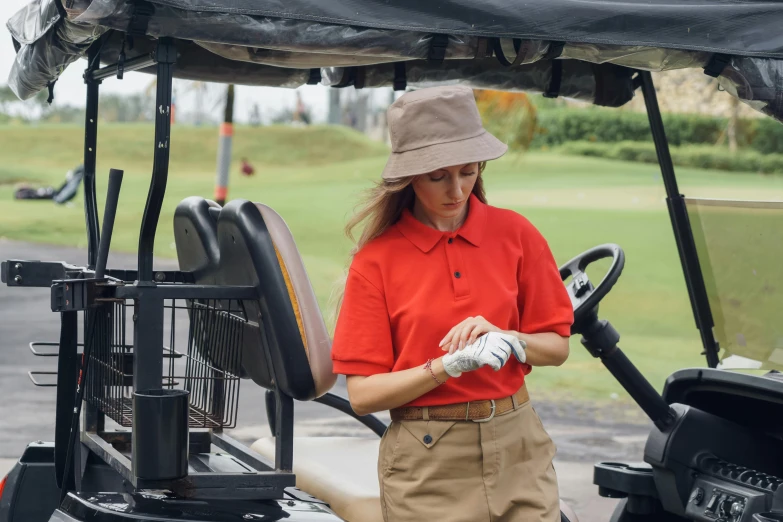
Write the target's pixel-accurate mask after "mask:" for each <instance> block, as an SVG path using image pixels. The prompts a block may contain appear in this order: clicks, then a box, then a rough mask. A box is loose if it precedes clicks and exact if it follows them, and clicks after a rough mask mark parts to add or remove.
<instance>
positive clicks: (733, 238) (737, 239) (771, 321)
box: [685, 198, 783, 370]
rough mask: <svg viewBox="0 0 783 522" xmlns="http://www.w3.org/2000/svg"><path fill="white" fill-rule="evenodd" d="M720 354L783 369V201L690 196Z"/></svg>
mask: <svg viewBox="0 0 783 522" xmlns="http://www.w3.org/2000/svg"><path fill="white" fill-rule="evenodd" d="M685 203H686V207H687V209H688V217H689V221H690V223H691V227H692V229H693V236H694V242H695V244H696V250H697V252H698V255H699V263H700V265H701V269H702V273H703V274H704V284H705V287H706V290H707V296H708V299H709V302H710V308H711V310H712V316H713V319H714V323H715V328H714V332H715V337H716V339H717V340H718V342H719V343H720V346H721V349H722V350H721V360H722V361H724V362H725V361H726V359H727V358H730V357H731V358H732V361H734V360H738V359H739V358H744V359H745V361H742V359H739V361H742V362H743V364H744V365H746V366H747V365H748V361H747V360H748V359H750V360H752V361H755V364H756V366H757V367H761V368H770V369H778V370H780V369H783V322H782V321H781V320H780V310H781V309H783V287H781V285H780V284H779V280H780V251H779V249H778V248H775V247H776V246H777V245H780V244H783V202H779V201H736V200H716V199H699V198H686V199H685Z"/></svg>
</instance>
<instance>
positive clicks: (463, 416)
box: [332, 87, 573, 522]
mask: <svg viewBox="0 0 783 522" xmlns="http://www.w3.org/2000/svg"><path fill="white" fill-rule="evenodd" d="M388 117H389V132H390V136H391V142H392V154H391V157H390V158H389V161H388V163H387V165H386V168H385V170H384V172H383V181H382V183H381V184H380V185H379V186H378V187H377V188H376V189H375V191H374V193H373V194H372V195H371V197H370V199H369V201H368V203H367V205H366V206H365V208H364V209H363V210H362V211H360V212H359V214H358V215H357V216H356V218H355V219H354V220H353V221H352V222H351V223H349V225H348V233H349V235H350V230H351V229H352V228H353V227H354V226H356V225H357V224H358V223H360V222H363V221H366V224H365V227H364V230H363V233H362V236H361V238H360V240H359V241H358V244H357V247H356V249H355V251H354V255H353V260H352V262H351V266H350V270H349V273H348V278H347V281H346V285H345V293H344V297H343V299H342V304H341V307H340V311H339V316H338V319H337V324H336V327H335V335H334V340H333V344H332V359H333V365H334V370H335V372H336V373H338V374H343V375H346V376H347V385H348V394H349V398H350V401H351V405H352V407H353V408H354V410H355V411H356V412H357V413H358V414H360V415H366V414H369V413H373V412H377V411H382V410H390V413H391V418H392V423H391V425H390V426H389V428H388V430H387V431H386V434H385V435H384V437H383V439H382V440H381V447H380V454H379V460H378V478H379V481H380V485H381V505H382V509H383V515H384V518H385V520H387V521H388V522H397V521H419V520H444V521H445V520H447V521H450V522H453V521H470V522H478V521H485V520H486V521H490V520H491V521H498V520H503V521H506V520H508V521H511V520H514V521H517V520H520V521H546V522H549V521H551V522H556V521H559V520H560V519H559V501H558V488H557V480H556V477H555V473H554V469H553V467H552V459H553V457H554V454H555V447H554V444H553V442H552V440H551V439H550V438H549V436H548V435H547V434H546V432H545V431H544V429H543V427H542V425H541V422H540V420H539V418H538V417H537V415H536V413H535V412H534V411H533V409H532V407H531V405H530V401H529V398H528V394H527V389H526V387H525V384H524V383H525V375H526V374H528V373H529V372H530V369H531V366H549V365H560V364H562V363H563V362H564V361H565V360H566V358H567V357H568V336H569V333H570V326H571V322H572V320H573V313H572V308H571V303H570V300H569V298H568V295H567V293H566V290H565V287H564V285H563V283H562V281H561V279H560V275H559V272H558V269H557V266H556V265H555V261H554V258H553V256H552V254H551V252H550V250H549V247H548V245H547V243H546V241H545V240H544V238H543V237H542V236H541V234H540V233H539V232H538V231H537V230H536V229H535V228H534V227H533V225H532V224H531V223H530V222H529V221H527V220H526V219H525V218H523V217H522V216H520V215H519V214H517V213H515V212H512V211H509V210H503V209H499V208H495V207H491V206H489V205H487V203H486V198H485V196H484V189H483V182H482V179H481V175H482V172H483V170H484V166H485V165H486V162H487V161H489V160H492V159H495V158H498V157H500V156H502V155H503V154H504V153H505V152H506V146H505V145H504V144H502V143H501V142H500V141H498V140H497V139H496V138H494V137H493V136H492V135H491V134H489V133H488V132H487V131H486V130H485V129H483V127H482V124H481V118H480V116H479V113H478V109H477V107H476V104H475V100H474V98H473V92H472V90H471V89H468V88H465V87H438V88H430V89H423V90H419V91H413V92H410V93H407V94H405V95H403V96H402V97H400V98H399V99H398V100H397V101H396V102H394V103H393V104H392V105H391V107H390V108H389V111H388Z"/></svg>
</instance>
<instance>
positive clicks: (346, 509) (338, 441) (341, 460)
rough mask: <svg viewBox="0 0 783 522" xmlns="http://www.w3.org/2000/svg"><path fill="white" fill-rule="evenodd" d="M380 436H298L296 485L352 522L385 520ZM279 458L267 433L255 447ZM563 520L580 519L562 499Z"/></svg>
mask: <svg viewBox="0 0 783 522" xmlns="http://www.w3.org/2000/svg"><path fill="white" fill-rule="evenodd" d="M380 443H381V440H380V439H379V438H369V439H368V438H359V437H294V469H293V471H294V474H295V475H296V487H298V488H299V489H301V490H302V491H304V492H305V493H308V494H309V495H312V496H313V497H315V498H317V499H320V500H323V501H324V502H326V503H327V504H329V506H330V507H331V508H332V510H333V511H334V512H335V513H337V515H338V516H339V517H340V518H342V519H344V520H347V521H348V522H354V521H360V520H361V521H366V522H383V515H382V514H381V501H380V485H379V483H378V451H379V447H380ZM251 448H252V449H253V450H254V451H255V452H257V453H259V454H261V455H263V456H264V457H266V458H267V459H270V460H272V461H274V459H275V439H274V438H272V437H265V438H263V439H259V440H257V441H256V442H255V443H254V444H253V446H252V447H251ZM560 516H561V521H562V522H579V520H578V519H577V517H576V514H574V512H573V510H571V508H570V507H569V506H567V505H566V504H565V502H563V501H562V500H560Z"/></svg>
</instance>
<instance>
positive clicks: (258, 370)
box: [174, 197, 337, 400]
mask: <svg viewBox="0 0 783 522" xmlns="http://www.w3.org/2000/svg"><path fill="white" fill-rule="evenodd" d="M218 210H219V212H218ZM216 214H217V219H216V220H215V218H214V216H215V215H216ZM174 239H175V243H176V247H177V257H178V259H179V265H180V269H181V270H188V271H191V272H193V273H194V275H195V279H196V283H199V284H216V285H226V286H227V285H233V286H253V287H256V288H257V289H258V292H259V299H258V300H252V301H244V302H243V310H244V314H245V316H246V319H247V322H246V323H245V328H244V330H243V338H242V344H243V346H242V362H241V366H242V368H241V372H240V374H241V375H242V376H243V377H249V378H250V379H252V380H253V381H254V382H256V383H257V384H258V385H260V386H263V387H264V388H267V389H274V388H275V386H277V387H278V388H279V389H280V391H282V392H283V393H285V394H286V395H288V396H290V397H293V398H294V399H297V400H312V399H314V398H316V397H320V396H321V395H323V394H325V393H326V392H328V391H329V390H330V389H331V388H332V386H334V383H335V382H336V380H337V376H336V375H335V374H334V373H333V371H332V361H331V339H330V337H329V333H328V331H327V329H326V325H325V324H324V321H323V318H322V316H321V312H320V309H319V307H318V301H317V300H316V297H315V292H313V288H312V285H311V284H310V280H309V279H308V277H307V272H306V271H305V267H304V262H303V261H302V258H301V256H300V255H299V251H298V250H297V248H296V243H295V242H294V238H293V235H292V234H291V231H290V230H289V229H288V226H287V225H286V223H285V221H283V219H282V218H281V217H280V215H279V214H277V213H276V212H275V211H274V210H272V209H271V208H269V207H268V206H266V205H262V204H256V203H251V202H249V201H246V200H233V201H231V202H230V203H228V204H227V205H225V207H223V208H222V209H220V208H219V207H218V206H217V205H216V204H214V203H210V202H209V201H207V200H205V199H203V198H197V197H193V198H187V199H185V200H183V201H182V202H181V203H180V204H179V205H178V206H177V209H176V211H175V218H174ZM219 305H220V304H219ZM270 366H271V370H273V371H270ZM273 376H274V377H273Z"/></svg>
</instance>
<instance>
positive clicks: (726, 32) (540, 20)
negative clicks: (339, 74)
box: [154, 0, 783, 58]
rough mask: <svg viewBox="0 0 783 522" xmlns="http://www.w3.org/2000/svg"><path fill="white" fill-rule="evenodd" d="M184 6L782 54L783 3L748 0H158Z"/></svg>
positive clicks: (357, 22) (543, 37)
mask: <svg viewBox="0 0 783 522" xmlns="http://www.w3.org/2000/svg"><path fill="white" fill-rule="evenodd" d="M154 3H156V4H160V5H168V6H171V7H176V8H179V9H183V10H187V11H201V12H204V11H206V12H215V13H234V14H243V15H252V16H269V17H278V18H288V19H294V20H309V21H314V22H321V23H333V24H339V25H353V26H360V27H375V28H383V29H398V30H406V31H416V32H425V33H430V32H434V33H446V34H465V35H478V36H488V37H509V38H511V37H514V38H525V39H536V40H538V39H540V40H560V41H569V42H591V43H604V44H613V45H644V46H651V47H668V48H677V49H690V50H696V51H710V52H721V53H728V54H743V55H744V54H747V55H754V56H775V57H779V58H783V32H781V31H780V26H781V22H783V2H779V1H752V2H751V1H747V0H623V1H619V0H265V1H263V2H259V1H258V0H155V2H154Z"/></svg>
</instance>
